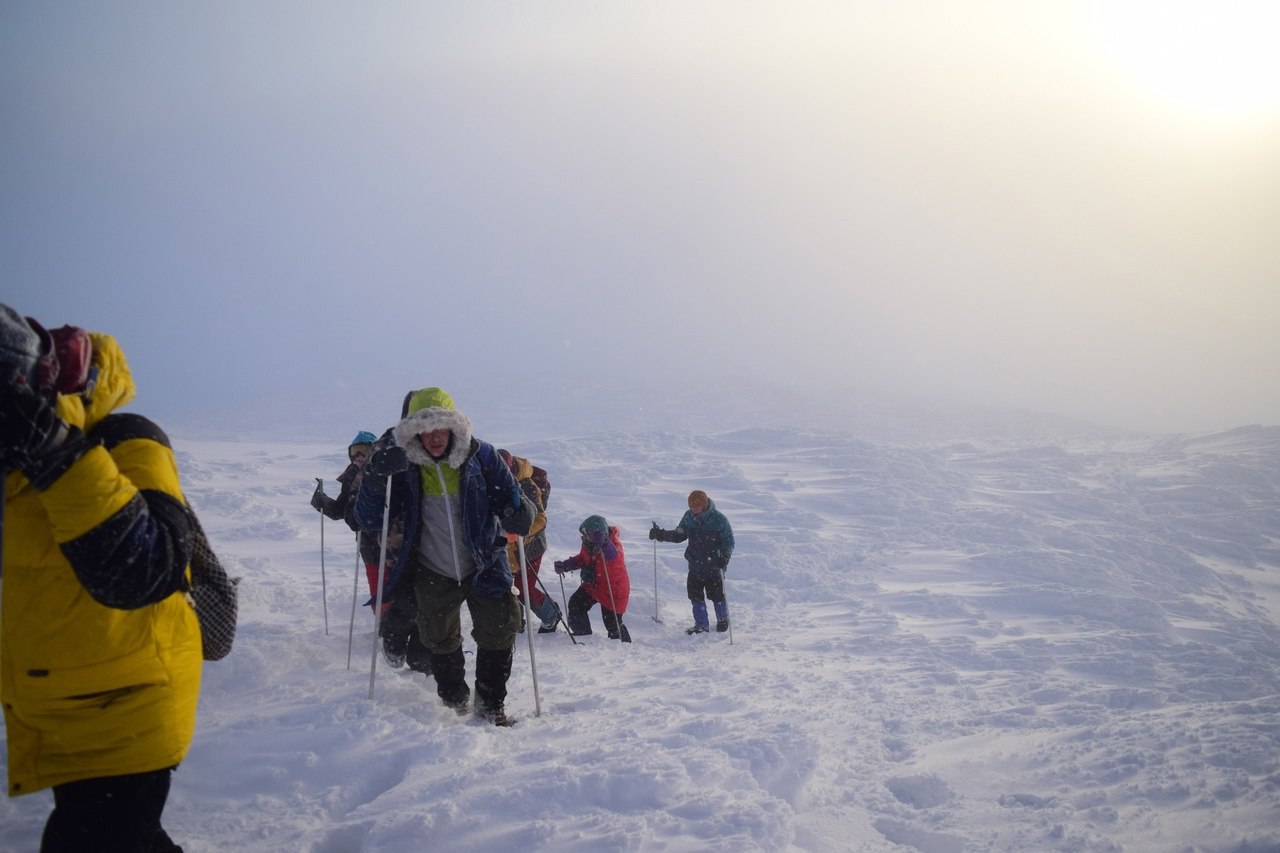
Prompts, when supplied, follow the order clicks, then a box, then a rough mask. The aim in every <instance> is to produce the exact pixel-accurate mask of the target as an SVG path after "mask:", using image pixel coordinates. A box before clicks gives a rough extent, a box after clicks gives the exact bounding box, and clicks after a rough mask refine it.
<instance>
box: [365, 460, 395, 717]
mask: <svg viewBox="0 0 1280 853" xmlns="http://www.w3.org/2000/svg"><path fill="white" fill-rule="evenodd" d="M393 476H394V474H388V475H387V493H386V494H385V495H384V496H383V498H382V553H381V554H379V555H378V592H377V595H375V596H374V601H373V661H372V663H370V664H369V698H370V699H372V698H373V682H374V678H375V677H376V676H377V674H378V643H379V635H380V634H381V632H382V582H383V579H384V578H386V576H387V530H388V529H389V528H390V527H391V478H392V477H393Z"/></svg>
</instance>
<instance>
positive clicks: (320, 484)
mask: <svg viewBox="0 0 1280 853" xmlns="http://www.w3.org/2000/svg"><path fill="white" fill-rule="evenodd" d="M323 488H324V480H322V479H320V478H319V477H316V489H323ZM320 600H321V601H322V602H323V603H324V635H325V636H326V637H327V636H329V591H328V588H327V584H326V583H325V579H324V512H323V511H321V513H320Z"/></svg>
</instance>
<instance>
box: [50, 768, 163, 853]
mask: <svg viewBox="0 0 1280 853" xmlns="http://www.w3.org/2000/svg"><path fill="white" fill-rule="evenodd" d="M172 775H173V768H172V767H166V768H165V769H164V770H152V771H150V772H149V773H133V774H130V775H128V776H103V777H100V778H97V779H82V780H80V781H78V782H68V783H66V784H65V785H54V786H53V812H52V813H51V814H50V815H49V820H48V821H47V822H46V823H45V825H44V836H43V837H42V838H41V839H40V853H182V848H181V847H179V846H178V845H176V844H174V843H173V841H172V840H170V838H169V836H168V834H167V833H165V831H164V830H163V829H162V828H161V827H160V814H161V812H163V811H164V804H165V801H166V800H167V799H168V798H169V780H170V777H171V776H172Z"/></svg>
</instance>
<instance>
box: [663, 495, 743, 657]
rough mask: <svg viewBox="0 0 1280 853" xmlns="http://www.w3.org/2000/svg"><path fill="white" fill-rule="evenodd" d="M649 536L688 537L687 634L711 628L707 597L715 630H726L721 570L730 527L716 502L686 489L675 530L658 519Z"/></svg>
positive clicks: (726, 555)
mask: <svg viewBox="0 0 1280 853" xmlns="http://www.w3.org/2000/svg"><path fill="white" fill-rule="evenodd" d="M649 538H650V539H653V540H656V541H658V542H684V541H685V540H686V539H687V540H688V541H689V544H688V546H687V547H686V548H685V549H684V558H685V559H686V560H688V562H689V577H688V580H687V584H686V585H687V587H688V591H689V601H690V602H691V603H692V604H693V627H692V628H689V629H688V631H687V633H689V634H704V633H706V632H707V631H709V630H711V627H710V624H709V621H708V618H707V599H708V598H709V599H711V603H712V604H713V605H714V606H715V609H716V630H717V631H728V630H729V605H728V604H727V603H726V602H725V597H724V573H725V571H726V570H727V569H728V568H729V558H730V557H732V556H733V528H732V527H731V526H730V525H729V519H727V518H725V517H724V515H723V514H722V513H721V512H720V511H719V510H718V509H716V505H715V503H714V502H713V501H712V500H711V498H709V497H707V493H706V492H704V491H702V490H701V489H694V490H693V491H692V492H690V493H689V510H688V512H686V513H685V514H684V517H683V518H681V519H680V523H679V524H678V525H676V528H675V530H663V529H662V528H661V527H659V526H658V522H656V521H655V522H654V523H653V527H652V528H650V530H649Z"/></svg>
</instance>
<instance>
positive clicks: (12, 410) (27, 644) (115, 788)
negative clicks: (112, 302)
mask: <svg viewBox="0 0 1280 853" xmlns="http://www.w3.org/2000/svg"><path fill="white" fill-rule="evenodd" d="M134 394H135V387H134V384H133V379H132V377H131V375H130V373H129V368H128V365H127V363H126V361H125V358H124V354H123V352H122V351H121V349H120V347H119V345H118V344H117V343H116V341H115V339H114V338H112V337H111V336H109V335H103V334H96V333H86V332H84V331H83V330H81V329H76V328H73V327H69V326H64V327H62V328H61V329H55V330H53V331H52V332H50V331H47V330H45V329H44V328H43V327H42V326H41V325H40V324H39V323H37V322H36V321H34V320H31V319H30V318H25V319H24V318H23V317H22V316H21V315H20V314H19V313H18V312H16V311H14V310H13V309H12V308H10V307H9V306H7V305H0V465H2V466H3V470H4V473H5V478H4V489H5V491H4V501H5V502H4V507H3V509H4V519H3V528H0V531H2V532H3V537H4V538H3V552H2V553H3V563H2V564H0V702H2V703H3V708H4V720H5V732H6V739H7V743H8V792H9V795H10V796H19V795H22V794H29V793H32V792H34V791H39V790H43V789H45V788H52V789H53V811H52V812H51V813H50V815H49V819H48V821H47V822H46V824H45V828H44V834H43V837H42V840H41V848H40V849H41V851H42V853H63V851H89V850H92V851H97V853H102V852H103V851H130V852H131V853H135V852H136V851H174V850H181V848H180V847H178V846H177V845H176V844H174V843H173V842H172V841H171V840H170V839H169V836H168V834H167V833H166V832H165V831H164V829H163V828H162V827H161V824H160V817H161V813H162V812H163V810H164V805H165V801H166V800H167V798H168V794H169V784H170V778H171V775H172V771H173V770H174V768H175V767H176V766H177V765H178V764H179V762H181V761H182V760H183V758H184V757H185V756H186V754H187V749H188V747H189V745H190V743H191V736H192V732H193V731H194V729H195V722H196V702H197V699H198V697H199V693H200V674H201V667H202V652H201V640H200V626H199V623H198V621H197V619H196V615H195V611H194V610H193V609H192V606H191V604H190V602H189V599H188V598H187V597H186V596H185V595H184V594H183V591H184V590H185V589H186V588H187V586H188V567H187V566H188V562H189V559H190V552H191V541H192V533H191V530H192V528H191V521H190V516H189V515H188V513H189V510H188V509H187V508H186V501H185V499H184V497H183V494H182V490H181V488H180V485H179V479H178V469H177V463H176V461H175V458H174V454H173V451H172V449H171V448H170V446H169V442H168V439H167V437H166V436H165V435H164V433H163V432H162V431H161V430H160V429H159V428H158V427H157V426H155V425H154V424H152V423H151V422H150V421H148V420H146V419H145V418H142V417H140V416H138V415H130V414H123V413H119V412H116V410H117V409H118V408H120V407H121V406H124V405H125V404H126V403H128V402H129V401H130V400H131V399H132V398H133V396H134ZM113 412H115V414H113Z"/></svg>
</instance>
